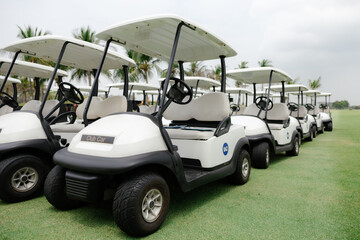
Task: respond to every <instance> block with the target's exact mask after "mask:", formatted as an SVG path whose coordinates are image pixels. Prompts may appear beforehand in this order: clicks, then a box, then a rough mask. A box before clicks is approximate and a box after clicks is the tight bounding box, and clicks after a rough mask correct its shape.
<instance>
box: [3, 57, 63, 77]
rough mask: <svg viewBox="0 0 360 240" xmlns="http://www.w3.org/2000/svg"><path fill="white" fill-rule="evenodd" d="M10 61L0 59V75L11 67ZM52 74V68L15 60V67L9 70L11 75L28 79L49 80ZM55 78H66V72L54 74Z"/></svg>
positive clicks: (61, 71) (60, 71)
mask: <svg viewBox="0 0 360 240" xmlns="http://www.w3.org/2000/svg"><path fill="white" fill-rule="evenodd" d="M11 62H12V59H9V58H0V63H2V65H1V67H0V74H6V73H7V71H8V69H9V67H10V65H11ZM53 72H54V68H52V67H49V66H45V65H41V64H37V63H32V62H25V61H20V60H16V62H15V65H14V67H13V69H12V70H11V75H12V76H13V75H19V76H23V77H30V78H35V77H38V78H46V79H47V78H50V77H51V76H52V74H53ZM56 75H57V76H62V77H66V76H67V75H68V74H67V72H65V71H63V70H60V69H59V70H58V71H57V72H56Z"/></svg>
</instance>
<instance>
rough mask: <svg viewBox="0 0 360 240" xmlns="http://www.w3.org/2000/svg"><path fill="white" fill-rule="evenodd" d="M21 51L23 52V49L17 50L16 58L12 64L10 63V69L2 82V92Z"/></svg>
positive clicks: (0, 89) (0, 88) (0, 90)
mask: <svg viewBox="0 0 360 240" xmlns="http://www.w3.org/2000/svg"><path fill="white" fill-rule="evenodd" d="M20 53H21V51H17V52H16V53H15V56H14V58H13V60H12V62H11V64H10V67H9V69H8V71H7V73H6V75H5V78H4V81H3V82H2V84H1V87H0V92H2V91H3V90H4V87H5V84H6V81H7V80H8V78H9V76H10V73H11V70H12V69H13V67H14V65H15V61H16V59H17V57H18V55H19V54H20Z"/></svg>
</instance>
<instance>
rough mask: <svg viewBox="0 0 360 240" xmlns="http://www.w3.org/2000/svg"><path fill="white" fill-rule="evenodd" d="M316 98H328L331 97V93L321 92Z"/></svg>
mask: <svg viewBox="0 0 360 240" xmlns="http://www.w3.org/2000/svg"><path fill="white" fill-rule="evenodd" d="M317 96H319V97H329V96H331V93H326V92H322V93H320V94H319V95H317Z"/></svg>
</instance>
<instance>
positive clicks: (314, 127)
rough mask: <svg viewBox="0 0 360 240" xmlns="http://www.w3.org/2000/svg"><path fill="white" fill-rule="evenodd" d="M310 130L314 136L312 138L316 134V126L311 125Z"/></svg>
mask: <svg viewBox="0 0 360 240" xmlns="http://www.w3.org/2000/svg"><path fill="white" fill-rule="evenodd" d="M312 131H313V136H314V138H316V136H317V132H316V126H313V127H312Z"/></svg>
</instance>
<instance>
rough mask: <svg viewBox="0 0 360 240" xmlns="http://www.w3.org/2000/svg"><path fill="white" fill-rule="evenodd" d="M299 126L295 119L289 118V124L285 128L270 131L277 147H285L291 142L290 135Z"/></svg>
mask: <svg viewBox="0 0 360 240" xmlns="http://www.w3.org/2000/svg"><path fill="white" fill-rule="evenodd" d="M297 126H299V122H298V120H297V119H296V118H294V117H290V124H289V126H288V127H287V128H283V129H280V130H271V133H272V134H273V136H274V138H275V140H276V142H277V144H278V145H286V144H289V143H290V142H291V138H292V134H293V132H294V131H297V130H296V127H297Z"/></svg>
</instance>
